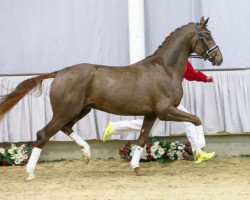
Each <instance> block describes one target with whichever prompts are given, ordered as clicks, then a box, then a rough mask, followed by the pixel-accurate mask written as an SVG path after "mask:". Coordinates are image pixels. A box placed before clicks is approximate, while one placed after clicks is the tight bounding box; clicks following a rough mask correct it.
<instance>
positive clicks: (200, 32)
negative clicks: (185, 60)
mask: <svg viewBox="0 0 250 200" xmlns="http://www.w3.org/2000/svg"><path fill="white" fill-rule="evenodd" d="M208 19H209V18H207V19H206V20H204V17H202V18H201V20H200V23H198V24H195V29H196V34H195V35H194V37H193V39H192V44H191V46H192V52H194V53H196V54H198V55H199V56H201V57H202V58H203V59H204V60H209V61H210V62H211V63H212V65H217V66H219V65H221V63H222V61H223V57H222V53H221V51H220V49H219V47H218V45H216V43H215V41H214V39H213V37H212V35H211V32H210V31H209V30H208V29H207V22H208Z"/></svg>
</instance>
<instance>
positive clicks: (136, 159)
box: [130, 146, 143, 169]
mask: <svg viewBox="0 0 250 200" xmlns="http://www.w3.org/2000/svg"><path fill="white" fill-rule="evenodd" d="M142 152H143V148H142V147H140V146H137V147H136V149H135V153H134V155H133V157H132V160H131V162H130V165H131V167H132V168H133V169H134V168H137V167H140V165H139V162H140V159H141V154H142Z"/></svg>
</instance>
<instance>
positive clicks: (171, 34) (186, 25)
mask: <svg viewBox="0 0 250 200" xmlns="http://www.w3.org/2000/svg"><path fill="white" fill-rule="evenodd" d="M191 24H194V23H193V22H190V23H188V24H185V25H183V26H181V27H178V28H176V29H175V30H174V31H173V32H171V33H170V34H169V36H167V37H166V38H165V40H164V41H163V42H162V43H161V44H160V45H159V46H158V47H157V49H156V51H155V52H154V53H153V54H152V55H150V56H148V57H147V58H149V57H151V56H154V55H156V54H157V53H158V52H159V50H161V49H162V47H163V46H166V45H168V44H169V43H170V42H171V41H172V40H173V38H174V37H173V36H174V34H176V33H177V32H179V31H181V30H182V29H183V28H186V27H188V26H189V25H191Z"/></svg>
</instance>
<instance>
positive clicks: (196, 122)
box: [157, 105, 205, 158]
mask: <svg viewBox="0 0 250 200" xmlns="http://www.w3.org/2000/svg"><path fill="white" fill-rule="evenodd" d="M157 114H158V117H159V119H160V120H165V121H184V124H185V132H186V135H187V137H188V140H189V142H190V143H191V146H192V149H193V151H194V153H195V155H196V157H197V158H198V157H199V156H200V155H201V153H202V148H204V147H205V137H204V132H203V127H202V124H201V120H200V119H199V118H198V117H197V116H196V115H192V114H190V113H188V111H187V110H186V109H185V108H184V107H183V106H182V105H179V106H178V107H177V108H176V107H174V106H171V107H170V108H169V109H168V110H167V112H157Z"/></svg>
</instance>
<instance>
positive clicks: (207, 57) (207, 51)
mask: <svg viewBox="0 0 250 200" xmlns="http://www.w3.org/2000/svg"><path fill="white" fill-rule="evenodd" d="M195 28H196V31H197V34H198V38H197V40H196V42H195V45H194V50H193V51H194V52H195V49H196V46H197V44H198V41H200V42H201V44H202V46H203V49H204V51H205V53H204V54H203V55H202V56H199V55H190V56H189V57H191V58H200V59H204V60H210V59H212V60H211V61H213V60H214V58H215V55H214V56H212V54H211V53H212V52H214V51H218V50H219V46H218V45H217V44H215V45H214V46H212V47H211V48H209V47H208V46H207V44H206V42H205V41H204V38H203V37H204V36H203V35H202V33H209V34H211V32H210V31H203V30H199V29H198V25H197V24H195Z"/></svg>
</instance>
